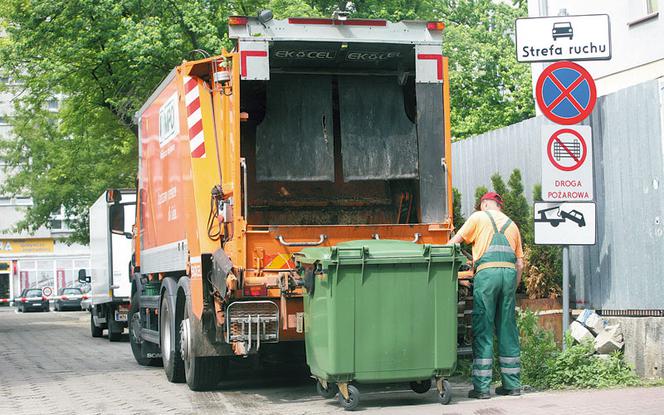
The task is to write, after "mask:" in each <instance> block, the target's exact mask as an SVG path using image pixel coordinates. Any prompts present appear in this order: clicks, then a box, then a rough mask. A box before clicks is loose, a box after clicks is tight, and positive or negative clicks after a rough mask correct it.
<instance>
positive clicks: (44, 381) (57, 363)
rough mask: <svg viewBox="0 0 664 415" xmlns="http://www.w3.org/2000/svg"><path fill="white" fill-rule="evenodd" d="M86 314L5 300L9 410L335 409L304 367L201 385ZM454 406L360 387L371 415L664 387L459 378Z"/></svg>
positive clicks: (663, 395) (606, 401)
mask: <svg viewBox="0 0 664 415" xmlns="http://www.w3.org/2000/svg"><path fill="white" fill-rule="evenodd" d="M89 330H90V329H89V314H88V313H87V312H60V313H58V312H54V311H51V312H49V313H16V312H15V311H14V309H12V308H7V307H0V414H10V413H13V414H43V413H50V414H208V413H215V414H220V413H221V414H231V415H232V414H249V415H267V414H289V415H290V414H331V413H336V414H339V413H343V412H344V411H343V410H342V409H341V408H340V406H339V404H338V403H337V402H336V401H334V400H323V399H322V398H320V397H318V395H316V393H315V391H314V383H313V381H312V380H311V379H309V378H308V376H307V374H306V371H305V370H304V366H303V365H301V367H300V369H299V370H298V369H297V368H295V369H294V368H293V367H292V366H285V365H284V366H282V367H280V366H277V367H276V368H273V369H272V370H270V371H266V370H260V369H253V368H252V365H251V362H250V361H249V360H246V361H242V362H239V363H237V362H236V363H235V364H234V365H233V366H232V367H231V371H230V373H229V380H227V381H224V382H222V383H221V384H220V385H219V388H218V390H215V391H211V392H192V391H190V390H189V389H188V387H187V386H186V385H185V384H173V383H169V382H168V381H167V380H166V377H165V376H164V373H163V370H162V368H158V367H155V368H150V367H141V366H138V365H137V364H136V362H135V361H134V358H133V356H132V354H131V350H130V347H129V343H128V339H127V335H126V334H125V339H124V340H125V341H124V342H119V343H111V342H109V341H108V339H106V337H104V338H96V339H93V338H92V337H90V333H89ZM452 387H453V396H454V397H453V401H452V403H451V404H450V405H447V406H441V405H440V404H438V403H437V400H436V392H435V391H433V390H432V391H430V392H429V393H427V394H424V395H417V394H415V393H413V392H411V391H410V390H409V389H408V386H407V385H393V386H388V387H384V386H376V387H369V386H364V385H361V386H360V392H361V403H360V408H359V411H360V412H362V413H365V414H403V415H410V414H446V415H447V414H449V415H453V414H454V415H465V414H473V415H475V414H477V415H507V414H566V413H583V414H598V415H599V414H601V415H607V414H620V415H624V414H633V413H638V414H639V415H648V414H652V415H655V414H658V415H661V414H662V413H664V412H662V411H663V408H664V388H631V389H622V390H603V391H568V392H546V393H528V394H525V395H524V396H521V397H500V398H496V397H494V398H492V399H490V400H486V401H471V400H468V399H467V398H464V395H465V394H466V393H467V390H468V387H469V385H468V384H466V383H464V382H459V381H456V382H455V381H454V380H453V382H452Z"/></svg>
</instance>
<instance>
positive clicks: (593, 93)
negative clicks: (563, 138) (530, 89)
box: [535, 61, 597, 125]
mask: <svg viewBox="0 0 664 415" xmlns="http://www.w3.org/2000/svg"><path fill="white" fill-rule="evenodd" d="M535 97H536V98H537V105H538V106H539V108H540V110H541V111H542V114H544V115H545V116H546V117H547V118H548V119H550V120H551V121H553V122H555V123H558V124H564V125H572V124H576V123H579V122H581V121H583V120H584V119H586V118H587V117H588V116H589V115H590V113H591V112H592V111H593V108H594V107H595V101H596V100H597V89H596V88H595V81H594V80H593V78H592V76H590V74H589V73H588V71H586V70H585V69H584V68H583V67H582V66H581V65H578V64H576V63H574V62H567V61H562V62H556V63H554V64H552V65H550V66H548V67H547V68H546V69H544V71H543V72H542V74H541V75H540V77H539V78H538V79H537V85H536V86H535Z"/></svg>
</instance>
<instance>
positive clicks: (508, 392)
mask: <svg viewBox="0 0 664 415" xmlns="http://www.w3.org/2000/svg"><path fill="white" fill-rule="evenodd" d="M496 395H503V396H521V389H505V388H503V387H502V386H498V387H497V388H496Z"/></svg>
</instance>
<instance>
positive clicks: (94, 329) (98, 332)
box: [90, 311, 104, 337]
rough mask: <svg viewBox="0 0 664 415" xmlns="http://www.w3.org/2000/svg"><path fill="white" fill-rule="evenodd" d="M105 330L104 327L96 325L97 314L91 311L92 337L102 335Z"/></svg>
mask: <svg viewBox="0 0 664 415" xmlns="http://www.w3.org/2000/svg"><path fill="white" fill-rule="evenodd" d="M103 332H104V329H102V328H101V327H97V326H96V325H95V316H94V314H92V311H90V334H91V335H92V337H101V335H102V333H103Z"/></svg>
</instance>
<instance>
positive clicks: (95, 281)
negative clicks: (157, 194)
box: [79, 189, 136, 341]
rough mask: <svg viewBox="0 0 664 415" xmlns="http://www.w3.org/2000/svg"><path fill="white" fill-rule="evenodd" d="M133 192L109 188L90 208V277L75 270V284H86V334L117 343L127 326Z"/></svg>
mask: <svg viewBox="0 0 664 415" xmlns="http://www.w3.org/2000/svg"><path fill="white" fill-rule="evenodd" d="M135 215H136V191H135V190H132V189H119V190H118V189H109V190H107V191H105V192H104V193H103V194H102V195H101V196H100V197H99V198H98V199H97V201H96V202H95V203H94V204H93V205H92V206H91V207H90V265H91V268H90V270H91V275H90V276H88V275H86V273H85V270H80V271H79V282H81V283H90V287H91V289H90V292H89V293H88V295H89V297H90V333H91V335H92V337H101V336H102V334H103V330H107V332H108V339H109V340H110V341H119V340H121V338H122V333H123V331H124V329H125V328H126V327H127V314H128V312H129V299H130V298H129V297H130V294H131V261H132V226H133V224H134V218H135Z"/></svg>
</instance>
